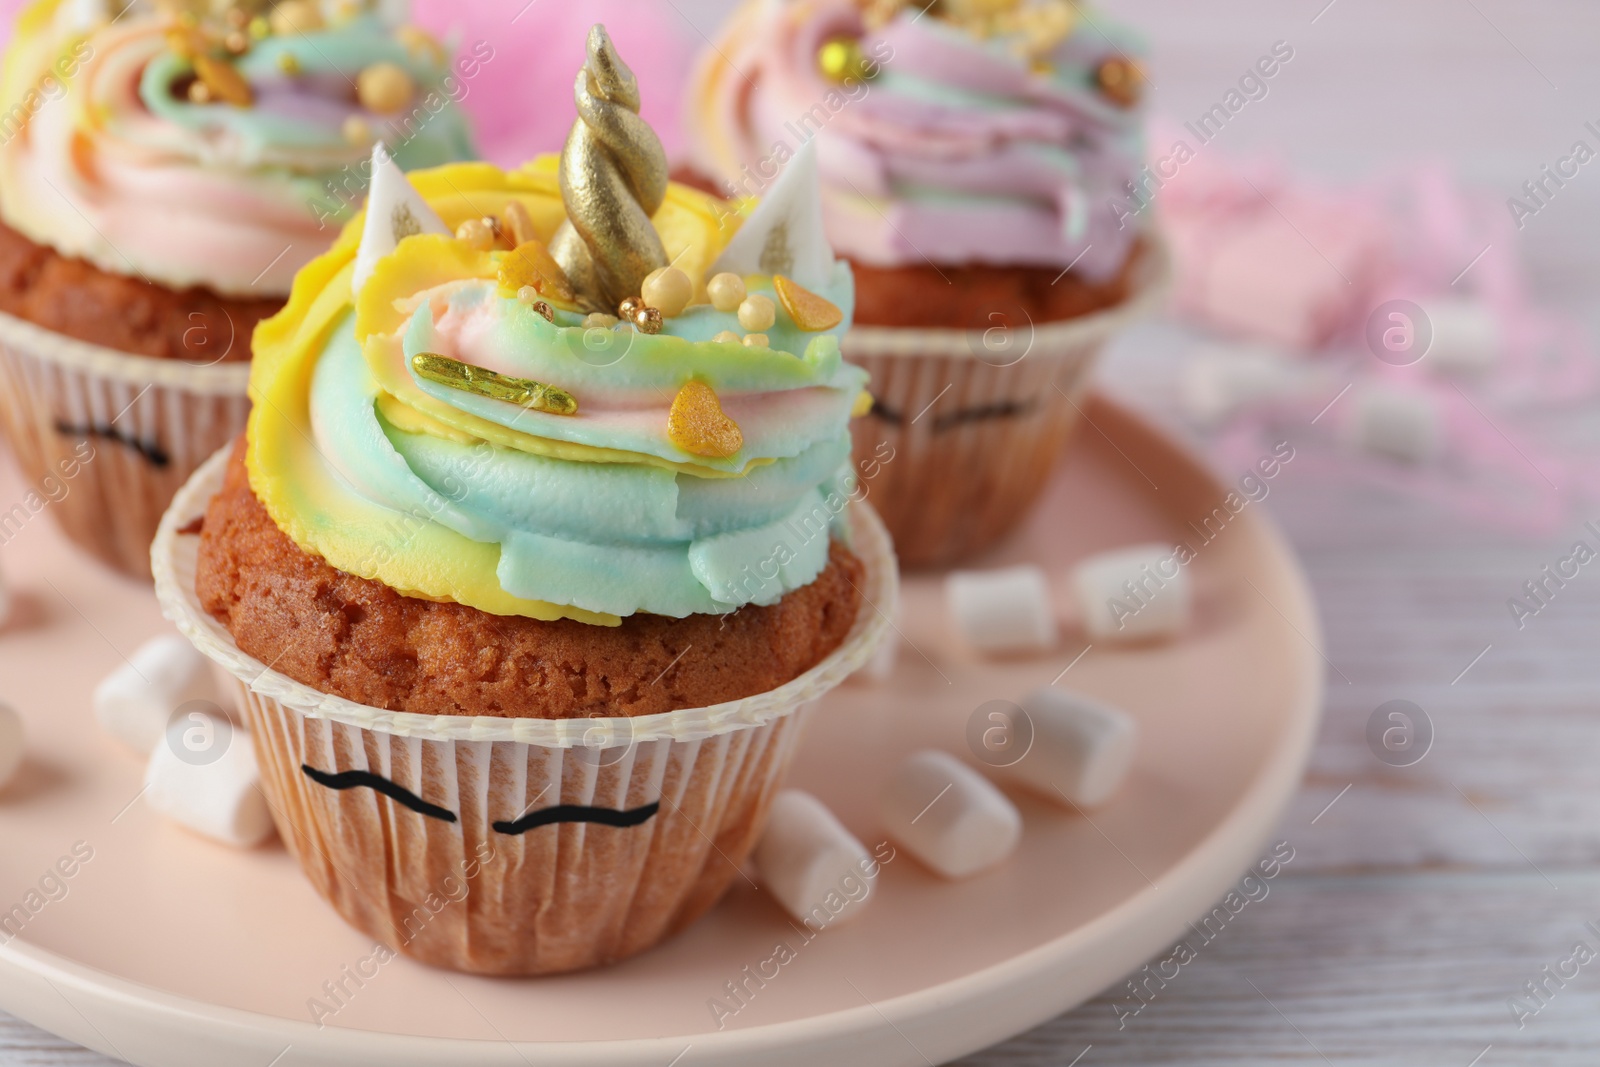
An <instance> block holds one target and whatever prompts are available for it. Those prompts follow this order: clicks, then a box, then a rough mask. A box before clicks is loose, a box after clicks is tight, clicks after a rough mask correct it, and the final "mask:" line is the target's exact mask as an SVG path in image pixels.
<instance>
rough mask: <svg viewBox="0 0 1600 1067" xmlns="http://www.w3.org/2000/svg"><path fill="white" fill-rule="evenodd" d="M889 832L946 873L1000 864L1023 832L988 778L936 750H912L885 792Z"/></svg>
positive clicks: (970, 871) (1018, 818)
mask: <svg viewBox="0 0 1600 1067" xmlns="http://www.w3.org/2000/svg"><path fill="white" fill-rule="evenodd" d="M881 807H882V815H883V821H884V826H885V829H886V830H887V831H888V833H889V836H890V837H891V838H892V839H894V840H895V841H898V842H899V843H900V844H901V845H903V846H904V847H905V849H906V851H907V852H909V853H911V854H912V855H913V856H915V857H916V858H917V859H919V860H921V861H922V862H923V863H924V864H926V865H927V866H928V867H930V868H931V869H933V870H934V871H935V872H937V873H939V874H942V875H944V877H946V878H965V877H966V876H967V875H970V874H976V873H978V872H979V871H982V870H986V869H988V868H990V867H993V866H994V865H995V864H997V863H999V862H1000V861H1001V860H1003V859H1005V858H1006V857H1007V856H1009V855H1010V854H1011V850H1012V849H1014V848H1016V847H1017V842H1018V840H1020V839H1021V837H1022V815H1021V813H1020V812H1018V811H1017V808H1016V805H1014V804H1012V803H1011V801H1010V800H1008V799H1006V795H1005V794H1004V793H1002V792H1000V790H998V789H996V788H995V787H994V785H993V784H992V783H990V782H989V780H988V779H986V778H984V777H983V775H981V774H979V773H978V772H977V771H975V770H973V769H972V768H971V767H968V766H967V765H966V764H965V763H962V762H961V761H960V760H958V759H956V758H955V757H954V756H951V755H949V754H948V753H945V752H940V751H938V750H937V749H923V750H922V751H921V752H916V753H913V754H912V755H910V756H908V757H906V759H905V760H904V761H903V762H902V763H901V764H900V766H898V767H896V768H895V770H894V773H893V774H891V775H890V776H889V781H888V784H887V785H886V786H885V788H884V791H883V799H882V805H881Z"/></svg>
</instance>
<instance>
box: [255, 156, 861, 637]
mask: <svg viewBox="0 0 1600 1067" xmlns="http://www.w3.org/2000/svg"><path fill="white" fill-rule="evenodd" d="M797 173H799V172H797ZM374 189H375V191H374V196H373V202H372V203H371V204H369V206H368V207H367V209H366V213H365V214H363V216H361V217H360V218H358V219H356V220H355V221H353V222H352V223H351V224H350V226H349V227H347V229H346V230H345V232H344V234H343V235H342V237H341V238H340V239H339V241H338V242H337V243H336V244H335V246H334V247H333V249H332V250H331V251H329V252H328V253H327V254H325V255H323V256H321V257H320V258H318V259H316V260H315V261H314V262H312V263H311V264H310V265H309V266H308V267H307V268H306V269H305V270H304V271H302V272H301V274H300V275H299V277H298V278H297V279H296V281H295V285H294V291H293V294H292V296H291V297H290V300H289V303H288V305H287V306H286V308H285V309H284V310H283V311H282V312H281V313H280V314H279V315H278V316H277V317H275V318H273V319H271V320H269V321H268V322H266V323H265V324H263V325H262V327H261V328H260V330H259V331H258V332H257V334H256V338H255V365H254V369H253V380H252V389H251V392H252V396H253V398H254V400H255V409H254V413H253V414H252V416H251V423H250V430H249V450H248V465H249V470H250V477H251V485H252V488H253V489H254V490H255V492H256V495H257V496H258V497H259V498H260V499H261V501H262V502H263V504H264V505H265V506H266V507H267V510H268V512H269V513H270V514H271V515H272V517H273V519H274V520H275V521H276V522H277V524H278V525H279V527H280V528H281V529H283V530H284V531H285V533H287V534H288V535H289V537H290V538H291V539H292V540H294V541H295V542H296V543H297V544H298V545H299V546H300V547H301V548H303V549H304V550H306V551H308V552H311V553H313V554H315V555H318V556H321V557H323V558H324V559H326V560H327V561H328V562H329V563H330V564H331V565H333V566H334V567H337V568H338V569H340V570H343V571H346V572H349V573H352V574H356V575H358V576H361V577H364V578H369V579H374V580H377V581H381V582H383V583H384V584H386V585H388V586H390V587H391V588H394V589H396V590H398V591H400V592H403V593H406V594H408V595H412V596H417V597H423V598H428V599H434V600H447V601H455V602H458V603H462V604H467V605H470V606H472V607H475V608H479V609H481V610H484V611H488V612H492V613H496V614H502V615H523V616H528V617H532V618H543V619H550V618H559V617H570V618H577V619H580V620H583V621H586V622H589V623H594V624H602V625H604V624H614V623H615V622H616V621H617V620H618V619H619V618H620V617H622V616H627V615H632V614H634V613H637V612H647V613H651V614H658V615H665V616H671V617H683V616H687V615H690V614H697V613H721V612H728V611H733V610H736V609H737V608H739V607H740V606H742V605H745V604H771V603H775V602H776V601H777V600H778V599H780V598H781V597H782V596H783V595H784V594H785V593H787V592H788V591H790V590H793V589H796V588H799V587H800V586H803V585H806V584H808V583H810V582H811V581H812V580H814V579H815V578H816V576H817V575H818V574H819V573H820V572H821V571H822V569H823V568H824V567H825V565H826V562H827V558H828V543H829V539H830V536H832V535H833V534H834V533H836V532H839V530H840V528H841V527H842V522H841V517H842V514H843V513H844V511H845V505H846V503H847V501H848V500H849V498H850V497H851V495H852V493H853V489H854V486H853V483H852V479H851V472H852V466H851V460H850V432H849V421H850V419H851V416H852V414H853V413H855V412H858V411H859V410H860V407H861V404H862V400H863V397H864V393H863V390H864V387H865V384H866V375H865V373H864V372H862V371H861V370H859V369H858V368H856V367H853V366H851V365H849V364H846V363H844V362H842V360H841V357H840V350H839V337H840V335H841V333H842V332H843V330H844V329H845V328H846V326H847V324H848V322H849V314H850V310H851V304H852V299H853V283H852V279H851V274H850V268H849V266H848V264H846V263H844V262H836V261H833V260H832V259H831V257H830V258H829V260H828V263H827V269H826V271H825V276H821V277H819V276H816V275H815V274H814V273H812V274H808V277H807V278H806V279H805V281H806V282H809V285H810V287H807V286H806V285H805V284H802V283H801V282H800V281H797V280H796V279H794V278H791V277H790V276H789V275H787V274H784V273H782V271H783V270H785V269H791V268H790V267H789V266H788V265H787V262H786V260H785V251H784V250H785V249H786V248H793V247H796V246H797V245H799V244H802V243H803V242H802V241H801V238H803V237H804V236H805V235H803V234H801V233H798V232H794V231H791V230H789V229H786V227H787V226H788V225H789V221H788V217H786V216H783V215H782V211H781V207H782V205H777V204H774V205H773V211H772V212H768V213H767V214H765V215H763V213H762V210H761V209H757V210H756V211H755V214H752V215H749V216H748V218H747V217H746V216H745V215H743V214H739V213H732V214H730V213H729V211H728V209H727V207H726V205H724V204H723V203H722V202H721V201H719V200H717V199H716V198H713V197H708V196H705V195H704V194H701V193H698V192H696V191H693V190H691V189H688V188H685V187H682V186H676V185H674V186H671V187H669V188H667V189H666V190H665V193H664V197H663V199H662V201H661V203H660V205H659V207H658V208H657V210H656V211H655V212H654V215H653V219H652V225H653V228H654V231H655V233H656V234H657V235H658V236H659V238H660V242H661V246H662V249H663V251H664V253H665V256H666V261H667V262H668V263H670V264H672V266H671V267H670V268H667V269H658V270H657V271H655V272H653V273H652V274H651V275H650V276H649V277H647V278H646V279H645V280H644V283H643V286H642V293H641V297H642V299H639V298H629V300H627V301H624V302H623V304H624V306H620V307H618V308H617V311H618V312H619V313H630V314H631V315H632V318H631V319H628V320H621V319H619V317H618V316H617V315H612V314H610V313H597V312H595V311H593V310H592V308H590V307H586V306H584V305H583V304H582V303H581V302H580V297H579V294H577V293H575V292H574V291H573V290H572V288H571V287H570V286H569V284H568V279H566V278H565V277H564V276H563V272H562V270H561V268H560V267H559V266H557V265H556V261H555V258H554V257H553V256H552V255H551V254H550V253H549V251H548V246H549V245H550V243H551V242H552V240H553V239H554V238H555V237H556V235H557V233H558V231H560V230H561V228H562V225H563V223H565V222H566V221H567V212H566V209H565V207H564V205H563V200H562V189H561V186H560V182H559V180H558V174H557V161H556V160H555V158H554V157H547V158H544V159H541V160H538V161H536V162H534V163H532V164H529V165H527V166H525V167H524V168H522V169H520V170H515V171H509V172H506V171H501V170H499V169H497V168H495V167H492V166H489V165H487V164H457V165H451V166H446V167H442V168H438V169H433V170H423V171H418V172H415V173H413V174H411V175H410V176H409V183H408V182H407V181H406V179H405V178H403V177H401V176H399V174H398V171H393V172H391V171H388V170H385V171H383V173H382V174H381V175H380V180H379V181H375V183H374ZM811 196H812V200H813V201H814V199H815V189H814V186H813V188H812V191H811ZM746 210H747V211H748V207H747V209H746ZM774 213H776V214H774ZM369 216H370V217H369ZM797 217H799V216H797ZM741 230H743V231H744V236H745V237H746V241H745V242H744V245H747V246H748V245H752V244H753V243H754V244H758V245H760V246H761V250H762V251H764V252H765V254H766V260H767V270H768V272H767V273H763V272H762V270H760V269H758V266H757V265H756V264H755V263H754V262H747V263H741V262H740V261H739V255H740V254H739V250H738V247H735V246H733V245H732V244H730V241H731V238H732V237H733V236H734V235H735V234H736V233H738V232H739V231H741ZM757 231H761V232H768V231H770V233H772V234H779V235H781V239H779V240H768V241H766V242H764V243H763V242H752V241H751V240H750V238H751V237H759V236H760V233H759V232H757ZM363 240H365V242H366V244H367V248H366V249H363V248H362V247H361V246H362V244H363ZM751 254H752V255H755V254H756V253H751ZM774 257H776V258H774ZM358 262H359V263H360V264H363V265H364V267H365V269H364V270H363V271H362V272H361V274H362V278H361V281H360V283H359V285H357V284H355V283H354V279H355V278H356V276H357V273H358ZM796 273H799V272H796ZM651 300H654V301H655V303H656V305H659V306H652V305H651V303H650V301H651ZM719 308H720V309H721V310H719Z"/></svg>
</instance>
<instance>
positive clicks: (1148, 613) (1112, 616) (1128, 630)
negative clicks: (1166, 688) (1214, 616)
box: [1072, 544, 1194, 641]
mask: <svg viewBox="0 0 1600 1067" xmlns="http://www.w3.org/2000/svg"><path fill="white" fill-rule="evenodd" d="M1072 588H1073V592H1074V593H1075V594H1076V596H1077V600H1078V611H1079V613H1080V614H1081V615H1082V617H1083V629H1084V632H1085V633H1087V634H1088V635H1089V638H1090V640H1092V641H1142V640H1146V639H1148V638H1152V637H1170V636H1172V635H1173V634H1176V633H1178V632H1179V631H1181V630H1182V629H1183V628H1184V627H1185V626H1187V625H1188V624H1189V610H1190V604H1191V602H1192V601H1193V599H1194V595H1193V593H1192V591H1191V587H1190V583H1189V572H1188V569H1187V568H1185V567H1184V566H1183V565H1182V564H1181V563H1179V562H1178V555H1177V551H1176V550H1175V549H1174V548H1173V546H1172V545H1167V544H1145V545H1132V546H1130V547H1128V548H1121V549H1117V550H1115V551H1112V552H1099V553H1096V554H1095V555H1093V556H1089V557H1087V558H1086V559H1084V560H1082V561H1080V562H1079V563H1078V565H1077V566H1076V567H1075V568H1073V571H1072Z"/></svg>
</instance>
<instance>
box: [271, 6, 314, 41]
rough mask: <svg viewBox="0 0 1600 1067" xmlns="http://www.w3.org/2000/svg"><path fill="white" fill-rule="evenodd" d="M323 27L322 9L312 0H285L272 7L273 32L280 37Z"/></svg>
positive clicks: (309, 31)
mask: <svg viewBox="0 0 1600 1067" xmlns="http://www.w3.org/2000/svg"><path fill="white" fill-rule="evenodd" d="M320 29H322V11H321V9H320V8H318V7H317V5H316V4H315V3H314V2H312V0H283V2H282V3H280V4H279V5H278V6H277V7H275V8H273V9H272V32H273V33H276V34H278V35H279V36H280V37H287V36H289V35H291V34H296V33H311V32H312V31H313V30H320Z"/></svg>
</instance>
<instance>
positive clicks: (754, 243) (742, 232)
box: [711, 139, 834, 292]
mask: <svg viewBox="0 0 1600 1067" xmlns="http://www.w3.org/2000/svg"><path fill="white" fill-rule="evenodd" d="M833 261H834V255H833V246H832V245H830V244H829V243H828V235H827V234H826V233H825V232H824V230H823V225H822V186H821V184H820V179H819V178H818V173H817V145H816V141H815V139H813V140H811V141H807V142H806V143H805V144H804V145H801V146H800V151H798V152H796V153H795V156H794V158H793V159H791V160H790V161H789V163H788V165H787V166H785V167H784V168H783V173H781V174H779V175H778V180H777V181H776V182H774V183H773V185H772V188H771V189H768V190H767V192H766V194H765V195H763V196H762V198H761V203H760V204H759V205H758V206H757V207H756V209H755V211H754V212H753V213H752V214H751V215H750V217H749V218H748V219H746V220H745V222H744V225H743V226H741V227H740V228H739V232H738V233H737V234H735V235H734V237H733V240H731V241H729V242H728V247H727V248H725V249H723V251H722V255H721V256H719V257H718V258H717V262H716V264H715V265H714V266H713V267H712V268H711V272H712V273H713V274H720V273H721V272H723V271H728V272H730V273H732V274H739V275H745V274H782V275H785V276H786V277H788V278H791V279H793V280H794V281H796V282H798V283H799V284H800V285H802V286H804V287H805V288H807V289H811V290H815V291H819V292H820V291H821V290H823V289H825V288H826V287H827V285H828V283H829V281H831V280H832V278H833Z"/></svg>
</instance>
